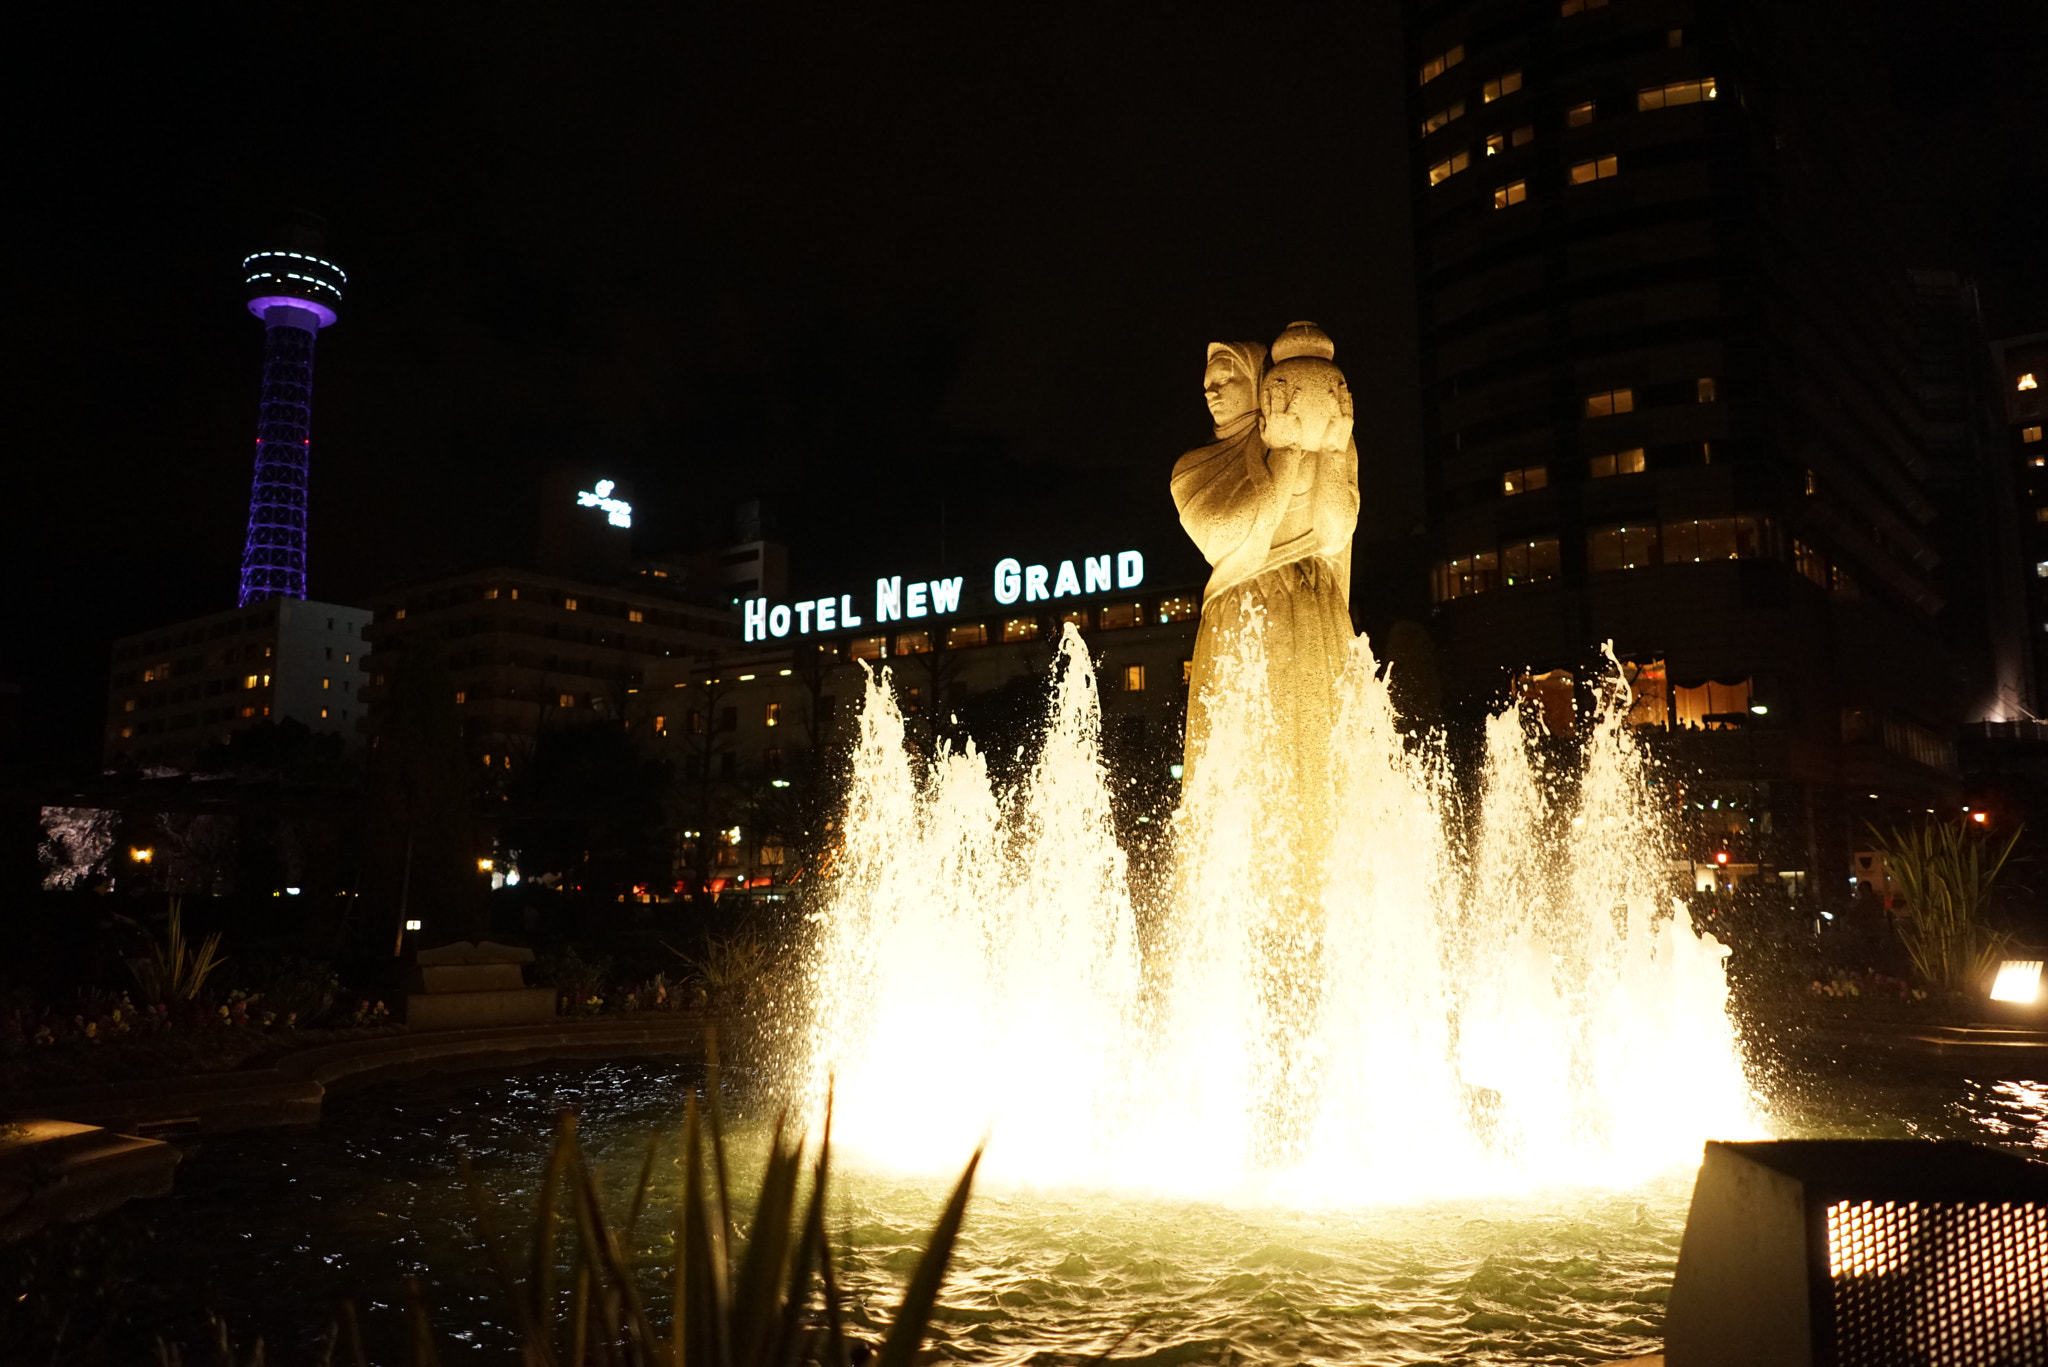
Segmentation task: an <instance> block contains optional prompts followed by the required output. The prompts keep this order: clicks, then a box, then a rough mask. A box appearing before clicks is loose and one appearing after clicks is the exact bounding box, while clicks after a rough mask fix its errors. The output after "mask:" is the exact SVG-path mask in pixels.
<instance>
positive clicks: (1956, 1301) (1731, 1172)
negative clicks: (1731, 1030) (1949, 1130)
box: [1664, 1139, 2048, 1367]
mask: <svg viewBox="0 0 2048 1367" xmlns="http://www.w3.org/2000/svg"><path fill="white" fill-rule="evenodd" d="M2044 1271H2048V1166H2044V1165H2042V1164H2039V1163H2031V1162H2028V1161H2027V1160H2026V1159H2024V1158H2020V1157H2018V1156H2016V1155H2014V1154H2010V1153H2006V1152H2004V1151H2002V1150H1998V1149H1992V1148H1988V1147H1985V1146H1983V1145H1978V1144H1963V1143H1947V1142H1944V1143H1932V1142H1922V1141H1916V1140H1890V1139H1877V1140H1853V1139H1850V1140H1832V1139H1803V1140H1784V1141H1780V1142H1777V1143H1761V1144H1722V1143H1710V1144H1708V1145H1707V1150H1706V1158H1705V1161H1704V1162H1702V1163H1701V1165H1700V1174H1699V1179H1698V1181H1697V1182H1696V1183H1695V1184H1694V1186H1693V1193H1692V1209H1691V1211H1690V1213H1689V1214H1688V1215H1687V1217H1686V1224H1685V1239H1684V1243H1683V1244H1682V1245H1681V1247H1680V1249H1679V1254H1678V1272H1677V1275H1676V1277H1675V1278H1674V1280H1673V1282H1672V1286H1671V1306H1670V1311H1669V1314H1668V1315H1667V1316H1666V1317H1665V1321H1664V1361H1665V1363H1666V1367H1738V1364H1739V1365H1740V1367H1795V1364H1796V1365H1797V1367H1809V1364H1812V1365H1815V1367H1817V1365H1818V1364H1832V1367H1864V1365H1865V1364H1870V1365H1871V1367H1876V1365H1877V1364H1893V1363H1897V1364H1907V1363H1936V1362H1941V1363H1947V1362H1953V1363H1959V1364H1960V1363H1983V1364H1986V1367H1989V1365H1990V1364H1994V1363H2042V1362H2048V1295H2044Z"/></svg>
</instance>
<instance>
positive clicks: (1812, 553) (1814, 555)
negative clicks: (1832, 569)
mask: <svg viewBox="0 0 2048 1367" xmlns="http://www.w3.org/2000/svg"><path fill="white" fill-rule="evenodd" d="M1792 565H1793V567H1794V568H1795V569H1797V570H1798V571H1799V572H1800V573H1801V574H1803V575H1805V576H1806V577H1807V578H1808V579H1811V580H1812V581H1813V582H1814V583H1816V584H1818V585H1820V586H1821V587H1822V588H1826V587H1827V586H1828V562H1827V561H1826V560H1825V559H1824V558H1823V557H1822V556H1821V553H1820V552H1819V551H1817V550H1815V549H1814V548H1813V547H1811V546H1809V545H1807V544H1806V543H1805V542H1804V541H1800V540H1797V539H1795V540H1794V541H1793V542H1792Z"/></svg>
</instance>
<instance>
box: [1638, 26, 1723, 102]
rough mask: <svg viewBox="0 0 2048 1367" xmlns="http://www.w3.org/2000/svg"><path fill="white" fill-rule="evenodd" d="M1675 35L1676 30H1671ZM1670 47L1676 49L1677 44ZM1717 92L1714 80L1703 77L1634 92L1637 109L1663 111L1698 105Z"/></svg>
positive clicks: (1711, 97) (1709, 77) (1710, 77)
mask: <svg viewBox="0 0 2048 1367" xmlns="http://www.w3.org/2000/svg"><path fill="white" fill-rule="evenodd" d="M1672 31H1673V32H1674V33H1676V32H1677V31H1678V30H1676V29H1674V30H1672ZM1671 46H1673V47H1677V46H1678V44H1677V43H1673V44H1672V45H1671ZM1716 93H1717V92H1716V91H1715V89H1714V78H1713V77H1712V76H1703V77H1701V78H1700V79H1699V80H1697V81H1673V82H1672V83H1671V84H1670V85H1653V86H1651V87H1650V88H1649V89H1648V90H1638V91H1637V92H1636V108H1637V109H1663V108H1665V107H1666V106H1667V105H1674V104H1698V103H1699V102H1700V101H1702V100H1711V99H1713V98H1714V96H1715V94H1716Z"/></svg>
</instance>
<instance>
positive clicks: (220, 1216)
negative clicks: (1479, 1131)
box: [106, 1063, 2048, 1367]
mask: <svg viewBox="0 0 2048 1367" xmlns="http://www.w3.org/2000/svg"><path fill="white" fill-rule="evenodd" d="M699 1081H700V1078H699V1076H698V1075H697V1074H696V1072H695V1071H694V1070H690V1069H677V1068H674V1067H672V1066H668V1065H660V1064H653V1063H626V1064H614V1065H606V1066H601V1067H586V1068H558V1069H547V1070H541V1071H534V1072H529V1073H526V1074H522V1075H519V1076H514V1077H508V1078H498V1079H490V1080H474V1079H471V1080H446V1079H442V1080H435V1079H425V1080H420V1081H416V1082H410V1083H404V1084H398V1085H394V1086H390V1087H385V1088H380V1089H376V1090H373V1091H369V1092H365V1093H361V1094H357V1095H355V1096H348V1097H342V1098H338V1099H336V1100H334V1101H332V1102H330V1109H329V1114H328V1118H327V1121H326V1123H325V1124H324V1125H323V1126H322V1128H321V1129H320V1130H319V1131H317V1132H313V1133H304V1134H287V1133H277V1132H270V1133H254V1134H247V1135H232V1136H224V1137H222V1138H218V1139H211V1140H206V1141H204V1142H202V1143H200V1144H199V1145H197V1146H196V1150H195V1151H194V1152H193V1153H192V1155H191V1156H190V1157H189V1158H188V1160H187V1162H186V1163H185V1165H184V1167H183V1168H182V1169H181V1170H180V1173H179V1176H178V1187H177V1191H176V1193H175V1194H174V1195H173V1196H171V1197H170V1198H168V1199H166V1200H164V1201H159V1202H152V1203H147V1204H145V1205H140V1206H136V1207H131V1208H130V1209H129V1210H128V1211H127V1212H125V1213H123V1214H122V1215H119V1216H117V1217H115V1218H114V1220H113V1221H111V1222H109V1223H108V1224H107V1226H106V1227H107V1229H108V1230H109V1231H110V1232H111V1233H112V1234H114V1235H116V1236H118V1237H119V1238H120V1239H122V1240H125V1241H127V1243H128V1244H129V1245H131V1246H132V1257H131V1261H130V1266H131V1269H132V1270H131V1273H130V1276H131V1281H132V1284H133V1285H134V1286H135V1288H136V1306H135V1308H136V1314H135V1322H134V1324H133V1325H132V1326H131V1327H130V1330H129V1331H128V1332H130V1333H131V1335H132V1344H130V1345H128V1346H132V1347H133V1348H134V1350H135V1351H134V1353H133V1355H132V1356H133V1360H149V1353H150V1349H149V1343H150V1337H151V1336H152V1335H153V1333H154V1332H155V1329H156V1328H157V1327H158V1326H159V1325H170V1326H175V1327H177V1328H178V1330H179V1332H181V1333H182V1334H183V1336H184V1337H185V1338H186V1340H187V1341H188V1342H193V1343H196V1342H198V1341H200V1339H201V1337H202V1335H201V1334H200V1332H199V1328H200V1320H199V1316H200V1313H201V1312H202V1311H203V1310H204V1309H205V1308H207V1307H213V1308H218V1309H220V1310H222V1311H223V1312H225V1313H226V1314H228V1315H229V1316H230V1318H231V1319H232V1320H233V1321H234V1322H235V1323H237V1324H239V1325H241V1326H243V1327H244V1332H245V1334H249V1335H252V1336H253V1334H254V1333H255V1332H257V1331H260V1332H262V1333H263V1334H264V1335H265V1337H266V1339H267V1341H268V1346H269V1350H270V1356H271V1357H272V1359H273V1360H280V1361H296V1360H300V1359H301V1358H304V1357H307V1356H309V1355H310V1353H311V1351H312V1346H313V1344H314V1343H315V1342H316V1341H317V1339H318V1336H319V1335H320V1333H321V1332H323V1331H324V1330H325V1328H326V1326H327V1324H328V1323H329V1322H330V1321H331V1319H332V1318H333V1315H334V1311H335V1306H336V1305H337V1304H338V1303H339V1301H340V1300H341V1299H342V1298H343V1297H345V1296H347V1297H354V1298H355V1299H356V1302H357V1304H358V1305H359V1306H360V1307H363V1309H364V1315H365V1320H366V1328H367V1332H368V1333H369V1335H370V1338H371V1341H372V1358H373V1360H386V1359H391V1360H396V1359H398V1358H399V1357H401V1356H402V1354H401V1353H400V1351H399V1344H400V1342H401V1323H400V1312H399V1309H398V1304H399V1296H398V1290H399V1286H400V1283H401V1279H402V1278H403V1277H404V1276H405V1275H407V1274H409V1273H410V1274H417V1275H419V1276H420V1277H421V1278H422V1280H423V1282H424V1283H425V1285H426V1288H427V1294H428V1297H429V1300H430V1302H431V1303H432V1304H433V1305H435V1306H436V1307H437V1311H436V1313H437V1318H438V1320H439V1322H440V1324H441V1326H442V1328H443V1330H444V1333H445V1335H446V1337H447V1339H448V1340H449V1342H448V1343H447V1344H445V1345H444V1346H445V1347H447V1348H448V1349H450V1350H451V1351H453V1350H454V1349H455V1347H456V1344H457V1343H460V1344H463V1345H472V1346H474V1347H475V1348H477V1349H478V1350H479V1351H481V1352H490V1353H500V1352H503V1351H505V1350H507V1349H509V1348H510V1347H511V1344H512V1338H511V1334H510V1330H509V1327H508V1326H507V1325H506V1323H505V1321H504V1317H503V1316H504V1307H503V1306H502V1305H501V1304H500V1302H499V1298H498V1293H497V1290H496V1288H495V1286H494V1285H493V1284H492V1283H491V1281H490V1279H489V1276H488V1274H487V1272H486V1270H485V1268H484V1265H483V1260H482V1258H481V1256H480V1255H479V1254H478V1252H477V1250H476V1248H475V1245H474V1240H473V1235H472V1231H471V1226H470V1217H469V1213H468V1210H467V1207H466V1204H465V1202H464V1200H463V1198H462V1195H461V1193H460V1192H459V1190H457V1188H456V1187H455V1186H454V1184H453V1182H452V1180H451V1179H452V1174H453V1155H454V1152H455V1149H456V1146H457V1145H458V1144H459V1145H461V1146H462V1147H464V1148H466V1149H467V1150H468V1151H469V1152H470V1153H471V1154H472V1156H473V1158H474V1161H475V1163H476V1166H477V1169H478V1171H479V1173H480V1174H481V1175H482V1177H483V1179H484V1181H485V1182H486V1183H487V1184H488V1185H489V1186H490V1187H491V1188H492V1189H493V1190H494V1191H496V1192H498V1193H499V1194H500V1196H501V1198H502V1199H503V1200H504V1201H505V1203H506V1204H507V1205H508V1206H509V1207H511V1208H512V1209H513V1210H514V1211H519V1212H523V1211H527V1210H530V1209H531V1202H532V1196H533V1191H534V1186H535V1183H536V1181H537V1178H538V1174H539V1171H540V1167H541V1164H542V1162H543V1161H544V1158H545V1149H546V1145H547V1140H548V1132H549V1128H550V1125H551V1123H552V1118H553V1116H554V1114H555V1112H556V1111H557V1110H558V1109H559V1108H561V1107H562V1106H565V1105H566V1106H572V1107H575V1108H576V1109H578V1110H579V1111H580V1112H581V1114H582V1116H583V1134H584V1136H585V1139H586V1142H587V1144H588V1146H589V1149H590V1153H591V1157H592V1159H593V1161H594V1162H595V1163H596V1164H597V1165H599V1167H600V1169H601V1172H602V1175H603V1180H604V1181H605V1183H606V1185H607V1186H608V1187H609V1188H611V1189H612V1190H614V1191H615V1192H617V1193H620V1195H619V1199H620V1200H623V1192H624V1190H625V1189H626V1188H628V1187H629V1186H630V1183H631V1181H632V1179H633V1177H634V1175H635V1174H636V1173H637V1171H638V1166H639V1161H640V1156H641V1153H642V1152H643V1145H644V1144H645V1142H646V1138H647V1136H648V1134H649V1133H650V1132H651V1131H661V1132H666V1133H668V1134H670V1136H671V1139H672V1137H673V1129H674V1122H675V1118H676V1117H677V1116H678V1115H679V1114H680V1112H681V1109H682V1103H683V1100H684V1097H685V1096H686V1095H687V1094H688V1092H689V1091H690V1090H691V1089H692V1088H693V1087H695V1086H696V1085H698V1083H699ZM1789 1085H1790V1084H1788V1086H1789ZM1806 1085H1807V1086H1808V1087H1809V1088H1810V1089H1811V1091H1812V1093H1813V1094H1814V1095H1816V1096H1818V1095H1821V1094H1822V1093H1824V1092H1825V1091H1827V1090H1828V1089H1830V1088H1831V1089H1832V1092H1833V1095H1834V1101H1833V1103H1832V1104H1830V1103H1828V1102H1825V1101H1817V1100H1810V1099H1809V1100H1808V1101H1806V1102H1804V1103H1803V1109H1802V1110H1801V1112H1800V1115H1799V1118H1798V1120H1797V1123H1795V1124H1792V1125H1789V1126H1788V1128H1790V1129H1793V1130H1795V1131H1796V1132H1800V1133H1812V1134H1838V1135H1840V1134H1875V1133H1885V1134H1898V1133H1902V1132H1910V1133H1915V1134H1919V1135H1921V1136H1924V1137H1928V1138H1967V1139H1977V1140H1980V1141H1990V1142H1997V1143H2000V1144H2005V1145H2009V1146H2014V1147H2018V1148H2021V1149H2024V1150H2027V1151H2030V1152H2032V1151H2038V1150H2039V1149H2041V1148H2044V1147H2048V1083H2041V1082H2035V1081H2014V1080H2001V1079H1995V1078H1985V1079H1976V1080H1965V1079H1946V1078H1939V1077H1927V1076H1920V1075H1912V1074H1898V1075H1890V1074H1884V1073H1872V1072H1864V1073H1862V1074H1859V1075H1858V1076H1857V1078H1856V1080H1855V1081H1854V1083H1853V1084H1845V1083H1843V1081H1842V1076H1841V1072H1840V1070H1839V1068H1838V1067H1836V1066H1834V1065H1832V1064H1831V1065H1829V1066H1828V1067H1826V1068H1824V1069H1819V1070H1816V1071H1814V1072H1812V1073H1810V1074H1809V1075H1807V1077H1806ZM761 1142H762V1138H761V1131H760V1130H759V1128H757V1127H754V1128H748V1129H746V1130H744V1131H743V1132H742V1134H741V1135H740V1136H739V1144H738V1147H739V1148H740V1149H742V1150H743V1153H742V1155H741V1156H740V1159H739V1162H740V1164H741V1166H742V1167H743V1168H744V1167H750V1166H752V1165H753V1164H755V1163H756V1162H757V1161H758V1146H759V1144H760V1143H761ZM671 1152H672V1149H671ZM662 1171H663V1173H664V1177H663V1179H662V1180H663V1189H662V1190H661V1191H658V1192H657V1193H656V1200H655V1204H654V1205H653V1207H652V1209H654V1210H657V1211H659V1210H661V1209H663V1207H664V1206H665V1204H666V1200H667V1197H668V1195H669V1194H670V1193H672V1191H673V1189H674V1183H675V1179H674V1176H673V1172H672V1170H671V1169H670V1168H669V1167H668V1165H667V1164H666V1163H664V1164H663V1165H662ZM1690 1186H1691V1174H1690V1173H1687V1172H1670V1173H1666V1174H1664V1175H1662V1176H1660V1177H1658V1178H1656V1179H1654V1180H1652V1181H1649V1182H1646V1183H1644V1184H1641V1185H1639V1186H1636V1187H1634V1188H1631V1189H1629V1190H1625V1191H1619V1192H1612V1191H1603V1192H1585V1191H1569V1190H1566V1191H1552V1192H1545V1193H1536V1194H1526V1195H1520V1196H1516V1197H1514V1198H1511V1199H1503V1198H1475V1199H1467V1200H1456V1201H1448V1200H1447V1201H1439V1202H1435V1203H1429V1204H1421V1205H1411V1206H1403V1207H1389V1208H1379V1209H1374V1208H1364V1209H1354V1210H1338V1211H1312V1210H1311V1211H1304V1210H1284V1209H1273V1208H1268V1207H1260V1206H1256V1205H1243V1206H1231V1205H1227V1204H1221V1203H1216V1202H1198V1201H1171V1200H1146V1199H1139V1198H1132V1197H1128V1196H1114V1195H1101V1194H1094V1193H1088V1192H1077V1191H1071V1190H1068V1191H1034V1190H1032V1189H1030V1188H1027V1187H1021V1186H1007V1187H1006V1186H1002V1185H997V1184H991V1185H986V1186H984V1187H983V1188H982V1189H981V1191H980V1192H979V1194H978V1195H977V1197H976V1200H975V1203H974V1204H973V1206H972V1207H970V1211H969V1220H968V1225H967V1229H966V1231H965V1237H964V1243H963V1248H962V1253H961V1255H960V1257H959V1258H958V1259H957V1260H956V1263H955V1270H954V1273H953V1275H952V1277H951V1278H950V1280H949V1290H948V1294H947V1297H946V1305H947V1307H948V1310H947V1314H946V1315H945V1317H944V1318H943V1319H942V1322H941V1325H940V1328H941V1332H942V1335H943V1339H942V1343H941V1348H942V1351H943V1353H944V1355H945V1356H946V1357H948V1358H952V1359H957V1360H969V1361H978V1362H987V1363H997V1364H1007V1363H1027V1362H1035V1363H1041V1364H1060V1363H1067V1362H1075V1363H1078V1362H1081V1361H1083V1360H1085V1359H1089V1358H1092V1356H1093V1355H1095V1354H1097V1353H1100V1352H1101V1351H1102V1350H1103V1349H1104V1348H1106V1347H1108V1346H1109V1345H1110V1344H1111V1343H1113V1342H1116V1341H1117V1340H1119V1339H1120V1338H1122V1337H1123V1336H1124V1335H1125V1334H1126V1333H1127V1332H1128V1333H1130V1335H1131V1336H1130V1338H1129V1340H1128V1341H1127V1342H1125V1343H1124V1346H1123V1347H1122V1348H1120V1349H1119V1350H1118V1354H1117V1356H1118V1357H1119V1358H1120V1359H1126V1358H1143V1357H1146V1356H1148V1355H1149V1356H1150V1361H1151V1362H1152V1363H1153V1364H1155V1367H1162V1365H1163V1364H1167V1363H1177V1362H1195V1361H1214V1360H1217V1358H1218V1356H1219V1355H1220V1354H1222V1353H1223V1352H1224V1351H1225V1350H1226V1349H1230V1350H1234V1351H1236V1352H1237V1353H1239V1354H1240V1355H1241V1356H1242V1357H1244V1358H1247V1359H1250V1360H1255V1361H1260V1362H1299V1361H1330V1360H1340V1359H1341V1360H1346V1361H1356V1362H1374V1363H1408V1362H1455V1361H1492V1360H1498V1359H1500V1358H1503V1357H1515V1358H1518V1359H1522V1360H1527V1361H1534V1362H1546V1361H1556V1362H1566V1361H1586V1360H1595V1361H1598V1360H1602V1359H1610V1358H1621V1357H1626V1356H1629V1355H1631V1354H1634V1353H1639V1352H1647V1351H1652V1350H1653V1349H1654V1347H1655V1345H1656V1342H1657V1339H1658V1336H1659V1334H1660V1333H1661V1327H1662V1322H1663V1299H1664V1295H1665V1293H1666V1291H1667V1290H1668V1288H1669V1285H1670V1279H1671V1273H1672V1269H1673V1267H1674V1265H1675V1260H1676V1256H1677V1249H1678V1240H1679V1237H1680V1234H1681V1232H1682V1229H1683V1224H1684V1217H1685V1205H1686V1201H1687V1199H1688V1196H1689V1193H1690ZM942 1187H943V1183H942V1182H939V1181H936V1180H930V1179H917V1178H906V1177H899V1176H891V1175H884V1174H879V1173H866V1174H863V1173H857V1172H852V1171H848V1172H845V1173H843V1174H842V1180H841V1182H840V1185H839V1188H838V1191H837V1193H836V1194H835V1196H834V1198H833V1201H832V1205H831V1220H832V1224H833V1227H834V1228H835V1230H837V1231H838V1232H839V1236H840V1239H841V1242H842V1246H843V1247H844V1248H845V1250H846V1274H847V1276H846V1280H847V1282H848V1284H849V1286H850V1287H851V1288H852V1289H853V1290H854V1291H855V1292H856V1293H857V1294H858V1295H859V1296H860V1298H861V1309H860V1310H859V1311H858V1312H857V1314H856V1320H857V1321H859V1322H861V1323H865V1324H868V1325H870V1326H872V1325H875V1324H878V1323H880V1322H882V1321H883V1320H885V1319H886V1317H887V1315H888V1312H889V1310H890V1309H891V1308H892V1307H893V1306H894V1305H895V1303H896V1300H897V1298H898V1296H899V1295H900V1294H901V1290H900V1288H901V1284H902V1277H903V1275H904V1273H905V1271H906V1270H907V1268H908V1266H909V1265H910V1261H911V1260H912V1258H913V1257H914V1253H915V1250H917V1249H918V1248H919V1247H920V1245H921V1240H922V1239H923V1236H924V1234H925V1233H926V1232H927V1231H928V1230H929V1228H930V1225H931V1221H932V1219H933V1218H934V1216H935V1214H936V1212H937V1210H938V1208H939V1206H940V1204H941V1202H942V1200H943V1190H942ZM509 1223H512V1222H510V1221H508V1224H509ZM662 1226H663V1221H661V1220H660V1219H656V1218H649V1219H645V1220H643V1223H642V1225H641V1229H640V1238H639V1239H638V1247H637V1248H636V1249H635V1250H634V1252H635V1256H636V1258H637V1259H638V1261H639V1263H640V1265H641V1266H642V1268H643V1271H644V1273H645V1275H646V1276H647V1278H648V1282H649V1290H650V1294H651V1295H652V1296H653V1297H654V1298H655V1300H656V1302H657V1303H659V1302H660V1300H661V1293H660V1292H659V1291H658V1290H657V1289H656V1283H657V1282H658V1268H659V1267H660V1266H661V1265H662V1264H663V1263H665V1261H666V1259H667V1256H668V1248H667V1238H666V1231H665V1230H664V1229H663V1227H662ZM379 1345H382V1347H381V1349H380V1347H379Z"/></svg>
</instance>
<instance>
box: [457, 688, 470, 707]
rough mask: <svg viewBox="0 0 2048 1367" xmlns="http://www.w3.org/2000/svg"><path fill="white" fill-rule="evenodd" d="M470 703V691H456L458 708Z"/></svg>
mask: <svg viewBox="0 0 2048 1367" xmlns="http://www.w3.org/2000/svg"><path fill="white" fill-rule="evenodd" d="M468 701H469V693H468V691H467V690H465V689H460V688H458V689H456V690H455V705H456V706H457V707H460V706H462V705H463V704H464V703H466V702H468Z"/></svg>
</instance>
